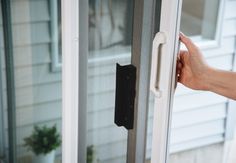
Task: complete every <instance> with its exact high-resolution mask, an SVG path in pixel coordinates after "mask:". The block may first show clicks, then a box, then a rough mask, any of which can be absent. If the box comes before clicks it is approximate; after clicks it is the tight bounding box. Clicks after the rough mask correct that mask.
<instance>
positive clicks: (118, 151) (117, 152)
mask: <svg viewBox="0 0 236 163" xmlns="http://www.w3.org/2000/svg"><path fill="white" fill-rule="evenodd" d="M95 150H96V151H97V153H96V154H97V159H98V160H100V162H103V161H106V160H107V161H108V160H110V159H113V158H117V157H123V156H126V154H127V142H126V141H119V142H114V143H112V144H111V143H108V144H106V145H104V146H100V147H97V148H96V149H95Z"/></svg>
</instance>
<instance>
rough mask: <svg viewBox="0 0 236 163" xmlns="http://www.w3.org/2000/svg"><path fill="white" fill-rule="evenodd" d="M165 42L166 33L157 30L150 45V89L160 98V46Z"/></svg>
mask: <svg viewBox="0 0 236 163" xmlns="http://www.w3.org/2000/svg"><path fill="white" fill-rule="evenodd" d="M165 43H166V34H165V33H164V32H158V33H157V34H156V35H155V37H154V40H153V45H152V65H151V81H150V90H151V91H152V92H153V94H154V95H155V96H156V97H158V98H160V97H161V90H160V88H159V80H160V72H161V70H160V69H161V65H160V64H161V63H160V58H161V55H162V54H161V53H162V52H161V48H160V46H161V45H162V44H165Z"/></svg>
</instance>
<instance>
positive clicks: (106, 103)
mask: <svg viewBox="0 0 236 163" xmlns="http://www.w3.org/2000/svg"><path fill="white" fill-rule="evenodd" d="M235 2H236V1H235V0H234V1H232V0H231V1H229V0H228V1H227V2H226V10H225V17H224V22H223V32H222V34H223V36H222V38H221V44H220V46H219V47H217V48H212V49H206V50H204V51H203V53H204V55H205V56H206V58H207V61H208V62H209V64H210V65H212V66H214V67H218V68H221V69H225V70H231V69H232V59H233V56H234V52H235V35H236V14H235V12H234V9H235V8H236V3H235ZM101 60H102V59H101ZM114 60H116V61H117V59H114ZM123 60H124V59H123ZM128 61H129V57H128V54H127V59H126V61H125V60H124V61H121V62H120V63H128ZM99 63H100V65H102V67H99ZM95 80H96V81H97V82H93V81H95ZM114 81H115V61H110V62H109V63H107V61H106V64H105V61H104V63H103V62H102V61H101V62H96V65H95V66H94V62H93V63H91V62H90V64H89V81H88V82H89V84H88V85H89V88H88V91H89V97H88V109H89V110H88V122H87V124H88V140H89V144H94V145H95V146H96V151H97V153H96V155H97V157H98V159H99V160H100V161H101V162H105V163H106V162H107V163H109V162H117V163H118V162H125V160H124V159H125V158H124V156H125V154H126V142H125V141H126V140H127V132H126V131H125V130H124V129H123V128H118V127H115V126H114V125H113V116H114V87H115V85H114V83H113V82H114ZM152 102H153V98H152V97H151V99H150V109H149V110H150V113H151V114H150V115H149V122H150V123H149V127H148V128H149V130H148V141H147V156H148V157H150V150H151V149H150V148H151V130H150V129H151V126H152V123H151V122H152V117H153V115H152V113H153V107H152V106H153V105H152ZM227 102H228V100H227V99H226V98H224V97H222V96H218V95H216V94H214V93H210V92H203V91H192V90H190V89H187V88H184V87H183V86H180V85H179V86H178V89H177V91H176V97H175V102H174V112H173V125H172V136H171V148H170V150H171V152H172V153H173V152H177V151H181V150H186V149H190V148H194V147H200V146H204V145H209V144H212V143H216V142H222V141H224V133H225V132H226V131H225V122H226V118H227ZM108 117H109V118H108ZM91 120H92V121H91Z"/></svg>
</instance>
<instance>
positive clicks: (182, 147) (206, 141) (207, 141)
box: [146, 134, 224, 158]
mask: <svg viewBox="0 0 236 163" xmlns="http://www.w3.org/2000/svg"><path fill="white" fill-rule="evenodd" d="M223 141H224V136H223V135H222V134H221V135H214V136H209V137H204V138H200V139H196V140H192V141H188V142H184V143H179V144H175V145H171V146H170V148H169V149H170V153H171V154H173V153H176V152H182V151H186V150H190V149H193V148H199V147H203V146H207V145H211V144H215V143H220V142H223ZM151 143H152V142H151V138H148V141H147V148H146V149H147V150H146V158H150V157H151Z"/></svg>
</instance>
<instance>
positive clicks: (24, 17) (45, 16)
mask: <svg viewBox="0 0 236 163" xmlns="http://www.w3.org/2000/svg"><path fill="white" fill-rule="evenodd" d="M11 7H12V9H11V11H12V12H11V14H12V22H13V24H19V23H29V22H38V21H48V20H50V16H49V8H48V7H49V6H48V1H47V0H40V1H32V0H27V1H20V0H17V1H12V5H11Z"/></svg>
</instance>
